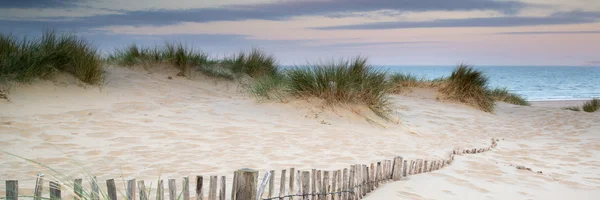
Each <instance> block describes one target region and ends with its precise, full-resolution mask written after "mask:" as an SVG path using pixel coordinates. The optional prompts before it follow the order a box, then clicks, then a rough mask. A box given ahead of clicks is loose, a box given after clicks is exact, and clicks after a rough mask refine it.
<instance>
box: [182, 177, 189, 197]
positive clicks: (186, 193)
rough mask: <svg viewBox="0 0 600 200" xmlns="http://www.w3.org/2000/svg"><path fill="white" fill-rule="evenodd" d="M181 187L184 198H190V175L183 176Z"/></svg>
mask: <svg viewBox="0 0 600 200" xmlns="http://www.w3.org/2000/svg"><path fill="white" fill-rule="evenodd" d="M181 187H182V188H183V200H190V179H189V178H188V177H183V182H182V183H181Z"/></svg>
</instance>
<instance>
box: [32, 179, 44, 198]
mask: <svg viewBox="0 0 600 200" xmlns="http://www.w3.org/2000/svg"><path fill="white" fill-rule="evenodd" d="M43 189H44V175H43V174H38V176H37V179H36V180H35V189H34V190H33V200H41V199H42V190H43Z"/></svg>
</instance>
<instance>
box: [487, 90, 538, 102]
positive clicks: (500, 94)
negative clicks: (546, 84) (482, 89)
mask: <svg viewBox="0 0 600 200" xmlns="http://www.w3.org/2000/svg"><path fill="white" fill-rule="evenodd" d="M489 93H490V95H491V96H492V98H494V100H495V101H503V102H506V103H510V104H514V105H521V106H529V105H530V104H529V102H528V101H527V100H525V98H523V97H522V96H521V95H518V94H515V93H510V92H509V91H508V90H507V89H506V88H496V89H493V90H490V91H489Z"/></svg>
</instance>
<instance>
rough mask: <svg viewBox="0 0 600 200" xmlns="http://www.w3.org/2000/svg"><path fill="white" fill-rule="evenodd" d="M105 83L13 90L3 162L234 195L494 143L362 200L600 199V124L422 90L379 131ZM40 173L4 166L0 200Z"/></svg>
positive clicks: (252, 104) (244, 100)
mask: <svg viewBox="0 0 600 200" xmlns="http://www.w3.org/2000/svg"><path fill="white" fill-rule="evenodd" d="M108 70H109V73H108V74H107V80H106V85H105V86H103V87H101V88H98V87H87V88H84V87H81V86H78V84H76V82H75V81H72V80H69V79H66V78H65V79H62V80H60V81H41V82H38V83H34V84H31V85H23V86H18V87H17V88H16V89H15V90H13V91H12V92H11V93H10V94H9V97H10V102H7V101H0V135H1V138H0V150H2V151H6V152H9V153H13V154H17V155H19V156H23V157H26V158H29V159H32V160H35V161H38V162H41V163H43V164H46V165H49V166H51V167H53V168H54V169H57V170H59V171H61V172H64V173H68V174H70V175H72V176H73V177H82V178H85V176H86V175H85V172H83V170H82V169H85V170H87V171H89V172H90V173H92V174H93V175H95V176H97V177H98V179H99V180H102V181H103V180H106V179H111V178H115V179H117V180H116V181H117V186H122V185H123V183H122V182H121V179H124V180H127V179H131V178H137V179H138V180H140V179H141V180H147V181H153V180H156V179H157V178H158V177H159V176H160V177H162V178H163V179H169V178H176V179H178V180H179V179H180V178H181V177H184V176H190V177H192V176H195V175H203V176H205V178H204V179H205V185H206V184H207V183H208V182H207V179H208V176H210V175H226V176H227V182H228V183H231V181H232V178H233V171H235V170H237V169H240V168H253V169H257V170H259V171H261V175H260V176H261V177H262V173H263V172H264V171H266V170H275V171H276V173H277V174H276V176H277V178H275V180H276V184H275V185H279V184H278V180H279V178H278V177H279V172H280V171H281V169H289V168H290V167H295V168H296V169H299V170H310V169H313V168H317V169H322V170H334V169H340V168H344V167H349V166H350V165H352V164H370V163H372V162H376V161H380V160H384V159H392V158H393V157H394V156H403V157H404V158H405V159H414V158H431V159H442V158H445V157H446V156H447V152H448V151H451V150H452V149H453V148H455V147H464V148H470V147H485V146H489V141H490V138H492V137H494V138H498V139H500V141H499V143H498V147H496V148H495V149H493V150H492V151H490V152H485V153H482V154H477V155H461V156H457V157H456V160H455V162H454V163H453V164H452V165H451V166H449V167H446V168H444V169H442V170H439V171H436V172H432V173H427V174H420V175H415V176H411V177H409V178H407V179H403V180H402V181H398V182H393V183H392V182H390V183H387V184H385V185H383V186H382V187H381V188H379V189H378V190H376V191H374V192H372V193H370V194H369V195H368V196H367V197H366V199H565V198H569V197H570V198H577V199H598V198H599V197H600V124H599V123H598V121H599V119H600V112H597V113H585V112H573V111H567V110H562V109H559V108H557V107H548V106H531V107H522V106H515V105H509V104H505V103H499V105H498V107H497V110H496V113H495V114H490V113H484V112H481V111H478V110H475V109H473V108H470V107H468V106H465V105H462V104H458V103H449V102H439V101H437V100H435V94H432V93H431V91H427V90H417V91H415V92H414V93H412V94H409V95H394V96H392V97H391V102H392V103H393V104H394V106H395V109H394V112H393V114H394V115H395V116H396V117H397V118H398V119H399V120H400V123H396V122H384V121H383V120H380V119H376V118H375V117H373V115H371V114H367V112H365V111H364V109H361V108H356V107H354V106H346V107H344V106H342V107H338V108H329V107H327V106H324V105H322V104H321V103H319V102H318V101H311V102H307V101H306V100H294V101H291V102H287V103H279V102H266V103H265V102H262V103H261V102H257V101H256V99H254V98H253V97H250V96H248V95H246V94H244V93H242V92H240V91H244V90H245V89H244V88H243V87H244V86H243V85H240V84H237V83H227V82H224V81H219V80H215V79H209V80H206V78H205V77H201V76H199V77H196V78H193V79H192V80H189V79H185V78H182V77H177V76H175V75H176V74H177V72H176V71H170V70H162V69H158V70H157V71H155V72H154V73H151V72H147V71H144V70H141V69H137V70H131V69H126V68H119V67H110V68H109V69H108ZM168 76H172V79H169V78H168ZM534 105H535V104H534ZM356 113H359V114H356ZM360 113H365V114H364V116H363V115H361V114H360ZM365 116H367V117H369V118H370V119H373V120H375V121H376V122H377V123H370V122H369V121H368V120H366V118H365ZM381 125H383V126H385V127H383V126H381ZM516 165H523V166H526V167H529V168H531V169H532V170H534V171H542V172H543V173H542V174H538V173H535V172H530V171H524V170H517V169H516V168H515V166H516ZM38 173H46V174H48V173H49V171H48V170H46V169H44V168H42V167H39V166H36V165H34V164H31V163H29V162H26V161H23V160H22V159H18V158H15V157H13V156H10V155H8V154H0V180H1V181H0V196H4V192H5V191H4V188H5V187H4V180H11V179H18V180H19V184H20V192H22V193H27V194H31V193H32V189H33V185H34V182H35V175H36V174H38ZM84 182H85V181H84ZM84 184H85V183H84ZM228 185H230V184H228ZM191 187H194V183H192V184H191ZM228 191H231V189H230V188H229V189H228ZM276 191H278V190H276ZM44 192H45V193H44V196H48V194H47V191H44ZM207 193H208V192H207V187H205V192H204V194H207ZM277 193H278V192H275V194H277Z"/></svg>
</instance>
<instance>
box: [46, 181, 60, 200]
mask: <svg viewBox="0 0 600 200" xmlns="http://www.w3.org/2000/svg"><path fill="white" fill-rule="evenodd" d="M49 186H50V187H49V188H50V199H51V200H59V199H61V198H62V197H61V194H60V184H58V183H57V182H54V181H50V184H49Z"/></svg>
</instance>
